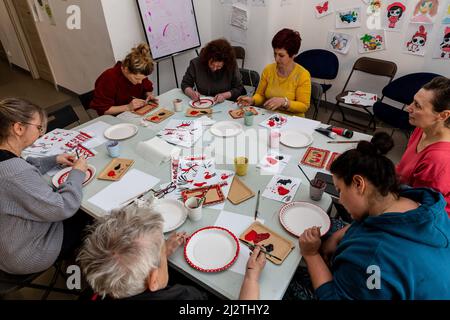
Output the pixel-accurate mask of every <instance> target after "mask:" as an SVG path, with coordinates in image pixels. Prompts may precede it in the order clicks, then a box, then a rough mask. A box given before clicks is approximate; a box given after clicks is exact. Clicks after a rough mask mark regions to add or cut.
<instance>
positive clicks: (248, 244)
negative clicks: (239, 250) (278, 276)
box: [239, 239, 283, 261]
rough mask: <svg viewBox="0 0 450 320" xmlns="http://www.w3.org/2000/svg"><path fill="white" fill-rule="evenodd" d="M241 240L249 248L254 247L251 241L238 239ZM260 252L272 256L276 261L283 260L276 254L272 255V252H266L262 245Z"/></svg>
mask: <svg viewBox="0 0 450 320" xmlns="http://www.w3.org/2000/svg"><path fill="white" fill-rule="evenodd" d="M239 240H240V241H241V242H243V243H244V244H246V245H247V246H248V247H249V248H250V249H252V250H253V249H255V247H256V245H254V244H253V243H250V242H247V241H245V240H242V239H239ZM261 252H262V253H264V254H266V255H268V256H269V257H272V258H274V259H276V260H278V261H283V260H282V259H280V258H278V257H277V256H274V255H273V254H271V253H269V252H267V251H266V250H264V249H263V247H261Z"/></svg>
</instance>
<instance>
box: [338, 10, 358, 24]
mask: <svg viewBox="0 0 450 320" xmlns="http://www.w3.org/2000/svg"><path fill="white" fill-rule="evenodd" d="M360 26H361V7H355V8H351V9H340V10H337V11H336V29H339V28H357V27H360Z"/></svg>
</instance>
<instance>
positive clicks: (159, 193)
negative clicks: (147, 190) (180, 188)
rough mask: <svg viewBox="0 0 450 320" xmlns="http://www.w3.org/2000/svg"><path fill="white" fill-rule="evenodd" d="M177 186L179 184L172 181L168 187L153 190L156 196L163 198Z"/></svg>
mask: <svg viewBox="0 0 450 320" xmlns="http://www.w3.org/2000/svg"><path fill="white" fill-rule="evenodd" d="M176 188H177V186H176V185H175V183H173V182H171V183H170V184H169V185H168V186H167V187H165V188H163V189H160V190H153V189H152V191H153V193H154V195H155V197H156V198H158V199H161V198H163V197H164V196H165V195H167V194H169V193H171V192H173V191H175V189H176Z"/></svg>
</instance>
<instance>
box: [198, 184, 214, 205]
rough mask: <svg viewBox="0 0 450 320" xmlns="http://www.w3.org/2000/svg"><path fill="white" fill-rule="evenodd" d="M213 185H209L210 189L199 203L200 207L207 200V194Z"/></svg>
mask: <svg viewBox="0 0 450 320" xmlns="http://www.w3.org/2000/svg"><path fill="white" fill-rule="evenodd" d="M211 187H212V185H211V186H209V188H208V189H207V190H206V191H205V193H204V194H203V197H201V199H200V202H199V203H198V206H199V207H200V206H201V205H202V204H203V202H205V200H206V195H207V194H208V192H209V189H211Z"/></svg>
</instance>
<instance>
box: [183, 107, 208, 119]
mask: <svg viewBox="0 0 450 320" xmlns="http://www.w3.org/2000/svg"><path fill="white" fill-rule="evenodd" d="M211 113H212V109H194V108H188V109H187V110H186V117H200V116H207V115H209V114H211Z"/></svg>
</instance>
